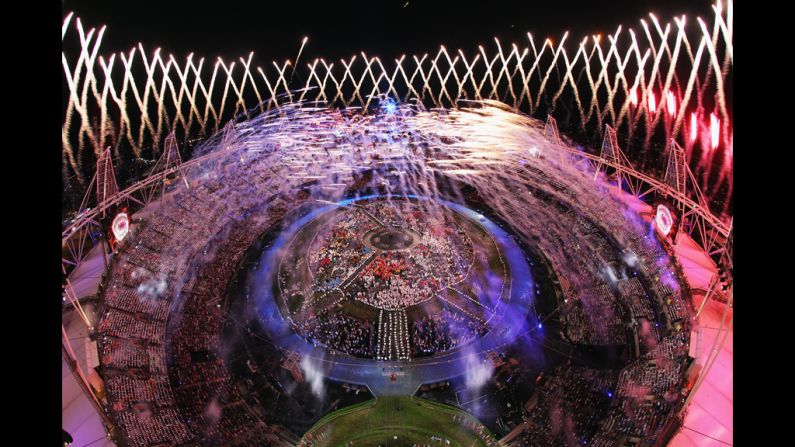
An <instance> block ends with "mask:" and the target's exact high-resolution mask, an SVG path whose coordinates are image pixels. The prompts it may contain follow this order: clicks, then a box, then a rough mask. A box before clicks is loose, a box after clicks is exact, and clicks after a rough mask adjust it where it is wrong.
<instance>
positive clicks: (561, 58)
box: [62, 2, 733, 190]
mask: <svg viewBox="0 0 795 447" xmlns="http://www.w3.org/2000/svg"><path fill="white" fill-rule="evenodd" d="M713 9H714V11H715V15H714V17H713V18H712V25H713V26H712V30H710V29H709V27H708V26H707V24H706V23H705V22H704V21H703V20H701V19H698V20H696V21H692V20H691V21H689V22H688V21H687V20H686V17H685V16H681V17H676V18H674V23H675V26H671V23H665V24H661V23H660V22H659V20H658V19H657V18H656V17H655V16H654V15H649V17H650V19H651V26H649V23H648V22H647V20H641V21H640V22H641V28H642V30H643V31H642V34H641V35H643V36H645V39H644V38H640V39H639V38H638V35H636V33H635V30H633V29H632V28H623V27H621V26H619V27H618V29H617V30H616V32H615V33H613V34H608V35H607V39H603V38H602V36H601V35H595V36H590V37H587V38H585V39H583V40H581V41H580V42H579V44H578V45H577V48H576V51H575V52H574V53H573V56H572V55H570V52H569V49H568V48H567V45H568V44H569V43H570V41H571V39H570V38H569V33H568V32H566V33H564V35H563V37H562V38H561V39H559V40H558V39H555V40H553V39H551V38H547V39H545V40H544V43H543V45H542V46H541V47H540V48H539V47H537V45H536V43H535V39H534V37H533V36H532V35H531V34H529V33H528V34H527V43H526V44H525V45H524V46H523V45H522V44H521V43H512V44H511V45H510V46H503V45H502V44H501V42H500V41H499V39H496V38H495V40H494V45H492V46H489V47H486V46H483V45H480V46H478V47H477V51H475V52H474V53H466V52H465V51H464V50H462V49H459V50H458V51H457V52H455V53H453V52H450V51H448V50H447V49H446V48H445V47H444V46H440V48H439V50H438V51H437V52H436V54H435V55H429V54H425V55H423V56H421V57H420V56H418V55H411V56H409V57H407V56H406V55H402V56H401V57H400V58H398V59H392V62H390V61H387V60H384V61H382V60H381V59H380V58H378V57H372V56H368V55H366V54H364V53H361V54H359V55H353V56H352V57H351V58H350V59H348V60H345V59H343V60H340V61H339V63H336V62H328V61H325V60H323V59H316V60H314V61H313V62H312V63H309V64H299V63H298V62H299V59H300V57H301V54H302V52H303V50H304V47H305V45H306V44H307V41H308V38H304V39H303V40H302V42H301V46H300V49H299V52H298V56H297V58H296V61H295V63H291V62H290V61H284V62H281V63H279V62H276V61H273V62H272V63H270V64H264V65H258V64H257V62H256V58H255V55H254V53H253V52H251V53H249V55H248V57H247V58H238V59H239V60H238V61H225V60H223V59H221V58H218V59H217V60H216V62H215V63H214V64H212V68H211V67H210V65H211V64H208V63H205V58H203V57H202V58H199V60H198V62H196V61H195V60H194V55H193V54H190V55H188V56H187V57H186V58H183V59H180V58H178V57H175V56H172V55H168V56H165V55H162V54H161V51H160V50H159V49H157V50H156V51H154V53H148V52H147V51H146V50H145V49H144V48H143V46H142V45H141V44H138V45H137V47H135V48H132V49H131V50H130V51H128V52H127V53H123V52H122V53H118V55H117V54H111V55H101V54H100V48H101V42H102V37H103V35H104V33H105V31H106V30H105V28H104V27H102V28H100V29H98V30H97V29H93V28H92V29H90V30H89V31H88V32H85V30H84V27H83V24H82V23H81V21H80V19H79V18H76V17H75V16H74V15H73V14H71V13H70V14H68V15H67V16H66V18H65V19H64V22H63V25H62V40H63V41H64V44H66V43H67V41H68V40H69V39H72V40H71V41H69V42H70V43H71V42H73V41H74V36H75V32H74V31H75V30H76V36H77V38H78V39H77V42H76V44H77V47H78V48H79V50H78V52H77V53H76V54H72V51H70V50H67V47H66V45H65V48H64V51H63V53H62V65H63V69H64V76H65V78H66V84H67V97H66V98H65V109H66V112H65V119H64V123H63V127H62V155H63V163H64V166H65V169H64V173H65V175H68V176H69V177H74V178H76V179H77V181H78V182H80V183H85V182H87V178H86V177H87V176H88V175H90V173H88V172H87V171H90V168H89V167H85V168H84V167H83V166H82V164H81V160H83V159H84V158H85V157H84V156H83V155H82V154H83V151H86V150H90V151H93V152H94V154H95V155H98V154H100V153H101V152H102V151H103V150H104V149H105V148H106V147H107V146H108V145H110V146H112V147H113V150H114V154H115V156H116V157H118V158H123V157H122V154H121V152H120V149H122V148H126V150H128V151H131V152H132V154H133V156H135V157H140V156H141V154H142V153H143V150H144V149H145V148H151V150H152V154H153V155H154V156H156V155H157V153H158V148H159V147H160V145H161V144H162V141H163V138H164V137H165V135H166V134H168V133H169V132H171V131H176V132H177V134H178V135H180V136H181V138H184V139H196V138H203V137H206V136H207V135H210V134H212V133H214V132H215V131H217V130H218V129H219V128H220V127H221V126H223V125H224V124H225V123H226V122H227V121H229V120H230V119H233V118H235V117H239V116H246V117H250V116H252V115H251V114H252V113H261V112H265V111H270V110H271V109H276V110H280V109H281V108H282V105H283V104H285V103H289V102H292V101H310V102H313V101H317V102H320V103H323V104H326V105H328V106H344V107H349V108H355V107H362V108H364V109H365V110H367V109H368V107H369V106H370V105H371V102H372V99H373V98H375V97H378V96H381V95H390V96H392V97H394V98H395V99H397V100H398V101H400V102H410V101H415V100H419V101H422V102H424V103H425V105H426V106H431V107H444V108H451V107H452V108H455V107H458V105H459V103H460V101H462V100H464V99H468V100H500V101H503V102H507V104H508V105H509V106H510V107H512V108H514V109H515V110H521V111H523V112H525V113H528V114H530V115H533V114H534V113H535V112H536V111H537V110H538V109H539V108H540V107H541V103H542V101H544V102H545V103H549V104H550V107H551V109H550V111H551V112H554V110H555V108H556V106H557V105H558V104H559V103H561V102H562V101H566V102H567V103H568V102H570V101H573V102H574V104H576V109H575V110H576V111H578V112H579V123H578V124H579V129H578V130H579V131H582V132H587V133H590V132H592V131H593V130H592V129H591V127H589V126H591V125H592V124H595V126H594V128H596V129H602V128H603V126H604V124H610V125H611V126H612V127H614V128H620V127H621V126H622V125H624V124H625V123H628V124H629V126H630V132H633V130H634V129H638V128H640V129H642V130H644V131H645V134H646V140H645V143H644V145H643V146H642V147H639V148H635V150H640V151H648V150H650V148H651V146H650V140H649V139H650V138H651V135H652V134H653V133H654V131H655V129H656V128H657V126H660V123H661V121H664V122H665V124H664V127H663V129H664V131H665V134H666V138H679V136H680V130H681V122H682V120H683V118H684V116H685V113H686V112H692V111H693V110H696V111H698V112H699V116H707V115H709V114H710V113H715V114H716V115H717V116H719V117H721V118H722V119H721V120H719V123H720V124H721V125H722V128H721V129H720V132H719V139H720V138H722V139H723V140H728V139H729V138H730V136H731V134H732V132H731V122H730V120H729V116H730V111H729V110H728V106H727V101H726V98H725V78H726V77H727V76H728V75H729V74H730V71H731V68H732V61H733V46H732V44H731V42H732V32H733V24H732V19H733V14H732V11H733V6H732V3H731V2H729V3H728V8H724V7H723V6H722V5H721V4H720V3H718V4H716V5H715V7H714V8H713ZM688 23H689V24H690V28H688V27H687V25H688ZM693 30H695V31H696V32H689V31H693ZM70 31H71V32H70ZM686 31H687V32H686ZM688 35H690V38H688ZM694 36H695V37H696V39H695V40H692V41H691V40H690V39H693V37H694ZM527 44H529V46H528V45H527ZM74 46H75V45H74V43H73V44H72V45H70V46H69V48H72V47H74ZM694 49H695V51H694ZM288 68H289V70H290V72H289V73H288V72H287V70H288ZM141 69H142V70H141ZM688 69H689V71H690V75H689V76H688V77H687V79H686V81H685V80H684V79H680V77H679V76H680V75H681V74H684V73H686V72H687V71H688ZM296 71H299V72H300V73H299V75H300V79H302V80H305V81H303V85H293V82H294V81H295V79H293V76H294V75H295V73H296ZM139 72H142V73H145V78H144V77H140V76H138V75H137V74H135V73H139ZM257 73H258V75H257ZM583 74H584V76H583ZM653 89H655V90H658V91H662V92H667V93H668V94H670V95H671V96H673V98H674V99H673V102H674V105H673V106H671V105H668V113H667V114H657V113H656V109H657V106H658V105H660V106H662V104H657V101H656V98H655V97H654V92H653ZM604 93H606V96H605V95H604ZM676 98H681V99H680V100H678V101H677V100H676ZM710 98H711V99H710ZM666 100H668V99H667V98H665V97H663V98H662V99H661V101H666ZM640 102H645V103H646V105H647V107H646V108H637V107H636V106H637V104H638V103H640ZM677 102H678V104H676V103H677ZM705 102H706V103H715V104H716V109H715V110H702V107H703V106H702V104H704V103H705ZM630 106H633V108H634V109H635V111H636V112H637V113H628V111H629V108H630ZM677 106H678V107H677ZM677 109H678V110H677ZM89 110H98V111H99V116H98V119H95V118H94V117H93V116H92V115H91V114H90V113H89ZM664 116H670V117H672V118H673V124H672V125H671V124H669V120H668V119H667V118H666V119H665V120H663V117H664ZM574 122H575V123H576V122H577V118H575V120H574ZM575 125H577V124H575ZM586 127H587V128H588V129H591V130H588V129H586ZM682 138H683V139H684V136H682ZM722 142H723V143H724V144H723V147H731V145H730V144H729V142H728V141H722ZM710 145H712V143H711V142H710ZM691 146H692V145H691ZM714 155H715V151H713V153H712V154H710V155H709V159H708V160H707V162H706V163H702V164H699V167H700V169H703V170H705V171H709V170H710V169H711V168H712V165H711V161H710V160H711V157H713V156H714ZM122 162H124V160H122ZM722 169H723V171H724V172H723V173H722V178H728V179H729V181H730V179H731V175H726V174H727V172H728V173H730V171H731V165H730V164H729V165H726V166H724V167H723V168H722ZM705 178H706V176H705ZM730 186H731V185H730ZM702 187H704V188H705V190H708V189H709V187H710V185H707V184H704V185H702Z"/></svg>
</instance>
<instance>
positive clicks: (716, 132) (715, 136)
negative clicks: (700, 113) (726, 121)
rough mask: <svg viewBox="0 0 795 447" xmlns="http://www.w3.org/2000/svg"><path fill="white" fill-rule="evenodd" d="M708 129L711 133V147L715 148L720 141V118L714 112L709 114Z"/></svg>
mask: <svg viewBox="0 0 795 447" xmlns="http://www.w3.org/2000/svg"><path fill="white" fill-rule="evenodd" d="M709 131H710V134H712V149H715V148H717V147H718V143H719V142H720V120H719V119H718V117H717V116H715V113H714V112H713V113H712V114H710V116H709Z"/></svg>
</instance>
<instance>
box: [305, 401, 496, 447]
mask: <svg viewBox="0 0 795 447" xmlns="http://www.w3.org/2000/svg"><path fill="white" fill-rule="evenodd" d="M478 432H480V434H479V433H478ZM433 436H436V437H437V440H435V441H434V440H432V437H433ZM438 438H441V440H439V439H438ZM310 440H311V441H313V443H311V444H310V443H308V442H307V443H306V444H300V445H314V446H318V447H320V446H328V447H343V446H345V447H347V446H382V447H387V446H395V447H398V446H408V447H411V446H413V445H415V444H420V445H440V446H448V445H449V446H463V447H471V446H486V445H487V444H486V440H490V441H491V442H493V440H494V437H493V435H492V434H491V433H490V432H489V431H488V429H487V428H486V427H484V426H483V425H482V424H480V423H479V422H478V421H477V419H475V418H474V417H472V416H471V415H469V414H468V413H466V412H464V411H461V410H459V409H457V408H454V407H451V406H449V405H443V404H439V403H436V402H432V401H429V400H426V399H420V398H416V397H391V396H390V397H380V398H378V399H373V400H369V401H367V402H363V403H361V404H358V405H353V406H350V407H346V408H343V409H341V410H337V411H335V412H333V413H329V414H328V415H326V416H325V417H323V418H322V419H321V420H320V421H318V422H317V424H315V426H314V427H312V429H310V430H309V431H308V432H307V434H305V435H304V439H303V440H302V441H304V442H306V441H310ZM448 440H449V441H450V443H449V444H447V442H446V441H448Z"/></svg>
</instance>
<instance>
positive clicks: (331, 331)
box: [297, 312, 375, 357]
mask: <svg viewBox="0 0 795 447" xmlns="http://www.w3.org/2000/svg"><path fill="white" fill-rule="evenodd" d="M297 330H298V333H299V334H301V336H303V337H304V338H306V339H307V340H308V341H310V342H318V343H320V344H322V345H324V346H327V347H329V348H331V349H334V350H336V351H340V352H344V353H347V354H350V355H355V356H359V357H373V355H374V354H375V332H374V328H373V324H372V322H370V321H369V320H359V319H358V318H354V317H351V316H348V315H345V314H342V313H329V312H321V313H320V314H318V315H317V316H316V317H315V318H314V319H312V320H309V321H306V322H304V323H302V324H300V325H299V326H298V327H297Z"/></svg>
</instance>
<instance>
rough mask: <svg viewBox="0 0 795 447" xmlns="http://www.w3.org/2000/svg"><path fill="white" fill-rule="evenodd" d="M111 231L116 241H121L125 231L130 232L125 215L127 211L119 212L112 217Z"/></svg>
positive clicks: (125, 233) (125, 234) (128, 222)
mask: <svg viewBox="0 0 795 447" xmlns="http://www.w3.org/2000/svg"><path fill="white" fill-rule="evenodd" d="M110 228H111V231H113V237H115V238H116V240H117V241H121V240H123V239H124V237H125V236H127V233H129V232H130V221H129V218H128V217H127V213H119V214H117V215H116V217H114V218H113V223H112V224H111V226H110Z"/></svg>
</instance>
